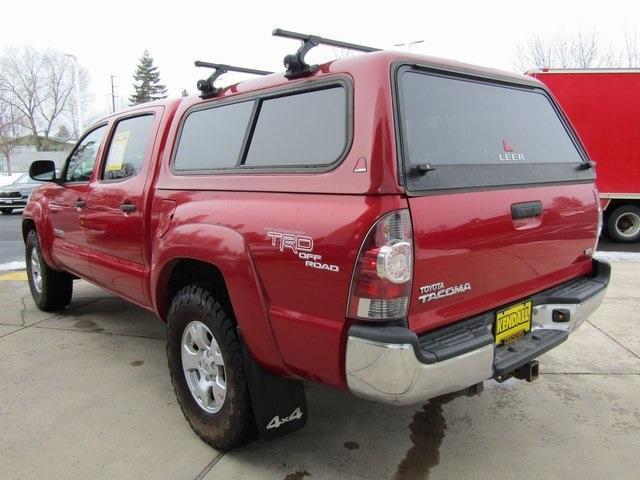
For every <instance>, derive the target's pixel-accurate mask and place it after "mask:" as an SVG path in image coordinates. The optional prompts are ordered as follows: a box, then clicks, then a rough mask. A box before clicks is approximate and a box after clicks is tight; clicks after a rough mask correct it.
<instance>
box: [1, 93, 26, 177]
mask: <svg viewBox="0 0 640 480" xmlns="http://www.w3.org/2000/svg"><path fill="white" fill-rule="evenodd" d="M22 120H23V119H22V118H21V117H20V116H19V115H16V112H15V110H14V109H13V107H12V106H11V104H9V103H8V102H4V101H1V99H0V154H2V156H3V157H4V161H5V165H6V170H5V173H6V174H7V175H11V154H12V152H13V150H14V149H15V148H16V142H15V141H16V137H17V136H18V135H20V132H21V130H22V125H23V121H22Z"/></svg>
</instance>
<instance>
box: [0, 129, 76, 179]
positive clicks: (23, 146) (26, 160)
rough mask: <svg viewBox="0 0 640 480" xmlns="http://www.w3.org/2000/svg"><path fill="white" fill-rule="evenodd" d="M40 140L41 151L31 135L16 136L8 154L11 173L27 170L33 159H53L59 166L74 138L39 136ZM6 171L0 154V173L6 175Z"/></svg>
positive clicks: (5, 163) (4, 162)
mask: <svg viewBox="0 0 640 480" xmlns="http://www.w3.org/2000/svg"><path fill="white" fill-rule="evenodd" d="M40 142H41V144H42V145H43V147H44V151H41V152H39V151H38V150H37V149H36V146H35V139H34V138H33V135H25V136H24V137H19V138H16V140H15V148H14V149H13V151H12V152H11V156H10V158H11V172H12V173H17V172H28V171H29V165H31V162H33V161H35V160H53V161H54V162H55V164H56V166H57V167H58V168H60V167H61V166H62V164H63V163H64V161H65V159H66V158H67V155H68V154H69V151H70V150H71V149H72V148H73V145H74V144H75V140H67V139H64V138H58V137H49V138H48V139H47V138H45V137H43V136H40ZM7 173H8V172H7V162H6V159H5V158H4V157H3V156H2V154H0V174H4V175H6V174H7Z"/></svg>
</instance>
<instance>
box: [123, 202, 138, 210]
mask: <svg viewBox="0 0 640 480" xmlns="http://www.w3.org/2000/svg"><path fill="white" fill-rule="evenodd" d="M120 210H122V211H123V212H124V213H131V212H135V211H136V206H135V205H134V204H133V203H128V202H125V203H123V204H122V205H120Z"/></svg>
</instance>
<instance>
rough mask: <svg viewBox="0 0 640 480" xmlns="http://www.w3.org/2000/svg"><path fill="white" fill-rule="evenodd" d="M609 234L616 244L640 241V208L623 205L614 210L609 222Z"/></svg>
mask: <svg viewBox="0 0 640 480" xmlns="http://www.w3.org/2000/svg"><path fill="white" fill-rule="evenodd" d="M607 233H608V234H609V237H610V238H611V239H612V240H613V241H616V242H637V241H638V240H639V239H640V207H636V206H635V205H622V206H620V207H618V208H616V209H614V210H613V211H612V212H611V213H610V214H609V218H608V220H607Z"/></svg>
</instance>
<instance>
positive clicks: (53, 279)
mask: <svg viewBox="0 0 640 480" xmlns="http://www.w3.org/2000/svg"><path fill="white" fill-rule="evenodd" d="M34 249H35V250H36V251H37V252H38V256H39V258H40V275H41V277H42V286H41V288H40V291H38V289H37V288H36V285H35V283H34V277H33V272H32V265H31V257H32V252H33V250H34ZM25 260H26V262H27V277H28V279H29V288H30V289H31V296H32V297H33V301H34V302H35V304H36V306H37V307H38V308H39V309H40V310H43V311H45V312H52V311H55V310H61V309H63V308H65V307H66V306H67V305H69V303H71V296H72V294H73V277H72V276H71V275H69V274H68V273H66V272H60V271H58V270H54V269H53V268H51V267H50V266H49V265H47V262H46V261H45V259H44V257H43V256H42V250H41V249H40V240H39V239H38V233H37V232H36V231H35V230H31V231H30V232H29V233H28V234H27V242H26V246H25Z"/></svg>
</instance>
